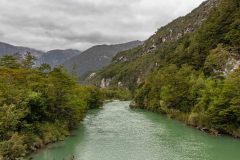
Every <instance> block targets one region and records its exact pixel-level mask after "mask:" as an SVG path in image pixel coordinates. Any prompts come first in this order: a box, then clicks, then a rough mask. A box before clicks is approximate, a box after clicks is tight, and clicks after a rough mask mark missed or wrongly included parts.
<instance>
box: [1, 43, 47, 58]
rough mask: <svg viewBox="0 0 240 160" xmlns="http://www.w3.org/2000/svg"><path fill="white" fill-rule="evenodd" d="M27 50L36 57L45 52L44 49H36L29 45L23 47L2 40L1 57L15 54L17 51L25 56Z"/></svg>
mask: <svg viewBox="0 0 240 160" xmlns="http://www.w3.org/2000/svg"><path fill="white" fill-rule="evenodd" d="M26 52H31V53H32V54H33V55H34V56H35V57H36V58H39V57H41V55H42V54H43V53H44V52H43V51H39V50H36V49H32V48H28V47H21V46H14V45H10V44H7V43H3V42H0V57H1V56H3V55H6V54H8V55H14V54H16V53H18V54H20V55H21V56H23V55H24V54H25V53H26Z"/></svg>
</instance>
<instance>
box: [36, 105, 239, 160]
mask: <svg viewBox="0 0 240 160" xmlns="http://www.w3.org/2000/svg"><path fill="white" fill-rule="evenodd" d="M73 156H74V157H75V159H76V160H238V159H240V140H237V139H233V138H231V137H227V136H219V137H216V136H212V135H208V134H206V133H203V132H201V131H198V130H196V129H194V128H191V127H187V126H185V125H184V124H183V123H180V122H178V121H175V120H172V119H169V118H167V117H165V116H163V115H159V114H156V113H151V112H147V111H143V110H131V109H130V108H129V102H111V103H107V104H106V105H105V106H104V107H103V108H102V109H96V110H91V111H89V113H88V114H87V116H86V118H85V120H84V121H83V122H82V123H81V124H80V125H79V127H78V129H77V130H75V131H74V132H73V135H72V136H70V137H69V138H67V139H66V140H65V141H62V142H57V143H55V144H52V145H49V146H48V147H47V148H46V149H43V150H41V151H39V152H38V153H36V154H34V155H33V160H63V159H64V160H69V159H70V158H71V157H73Z"/></svg>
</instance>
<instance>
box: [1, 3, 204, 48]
mask: <svg viewBox="0 0 240 160" xmlns="http://www.w3.org/2000/svg"><path fill="white" fill-rule="evenodd" d="M203 1H204V0H0V41H2V42H7V43H11V44H14V45H22V46H28V47H32V48H37V49H41V50H49V49H55V48H60V49H65V48H74V49H79V50H84V49H86V48H88V47H90V46H93V45H96V44H113V43H122V42H128V41H132V40H137V39H138V40H145V39H147V38H148V37H149V36H150V35H152V34H153V33H154V32H155V31H156V30H157V29H158V28H160V27H161V26H163V25H165V24H167V23H168V22H170V21H171V20H173V19H175V18H176V17H179V16H183V15H185V14H186V13H188V12H190V11H191V10H192V9H194V8H195V7H197V6H198V5H199V4H200V3H201V2H203Z"/></svg>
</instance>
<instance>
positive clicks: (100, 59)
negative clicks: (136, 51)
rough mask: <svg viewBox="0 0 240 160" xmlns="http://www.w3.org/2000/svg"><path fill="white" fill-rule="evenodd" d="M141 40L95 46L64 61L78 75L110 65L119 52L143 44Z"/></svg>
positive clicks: (69, 69)
mask: <svg viewBox="0 0 240 160" xmlns="http://www.w3.org/2000/svg"><path fill="white" fill-rule="evenodd" d="M141 44H142V42H141V41H133V42H129V43H124V44H116V45H99V46H94V47H92V48H90V49H88V50H86V51H84V52H83V53H81V54H80V55H78V56H75V57H73V58H71V59H70V60H68V61H66V62H65V63H64V66H65V67H66V68H67V69H68V71H69V72H74V73H76V74H77V75H78V76H83V75H84V74H86V73H88V72H91V71H96V70H98V69H101V68H102V67H104V66H106V65H108V64H110V63H111V61H112V57H114V56H115V55H116V54H117V53H118V52H121V51H125V50H128V49H131V48H134V47H137V46H139V45H141Z"/></svg>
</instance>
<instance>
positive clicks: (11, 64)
mask: <svg viewBox="0 0 240 160" xmlns="http://www.w3.org/2000/svg"><path fill="white" fill-rule="evenodd" d="M19 67H20V64H19V63H18V61H17V58H16V57H14V56H11V55H5V56H3V57H2V58H1V59H0V68H12V69H16V68H19Z"/></svg>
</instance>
